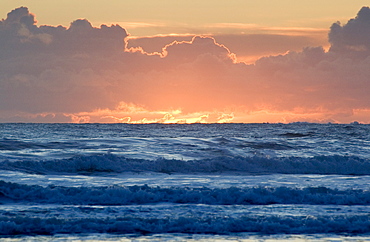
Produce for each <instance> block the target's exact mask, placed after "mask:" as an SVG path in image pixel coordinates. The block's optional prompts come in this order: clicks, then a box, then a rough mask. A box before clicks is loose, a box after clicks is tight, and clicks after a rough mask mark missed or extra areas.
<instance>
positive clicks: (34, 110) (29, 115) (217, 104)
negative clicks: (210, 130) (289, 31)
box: [0, 7, 370, 123]
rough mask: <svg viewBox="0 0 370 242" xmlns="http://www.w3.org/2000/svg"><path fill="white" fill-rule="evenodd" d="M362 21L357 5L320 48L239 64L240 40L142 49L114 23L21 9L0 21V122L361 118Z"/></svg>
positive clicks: (366, 71)
mask: <svg viewBox="0 0 370 242" xmlns="http://www.w3.org/2000/svg"><path fill="white" fill-rule="evenodd" d="M369 19H370V10H369V8H368V7H364V8H362V9H361V10H360V12H359V13H358V15H357V17H355V18H353V19H351V20H349V21H348V23H347V24H345V25H342V24H340V23H334V24H333V25H332V27H331V28H330V32H329V41H330V43H331V48H330V50H329V51H326V50H325V48H323V47H321V46H316V47H315V46H308V47H306V48H304V49H302V50H297V49H296V50H295V51H289V52H287V53H284V54H280V55H275V56H265V57H263V58H260V59H259V60H257V61H256V62H255V63H254V64H245V63H243V62H238V61H237V60H238V53H237V52H238V51H234V50H233V49H235V48H236V47H235V46H238V45H243V43H245V40H246V39H244V41H242V39H239V40H236V39H235V38H232V36H229V37H225V36H224V39H222V36H219V40H218V37H217V36H215V37H202V36H190V37H189V36H177V37H176V36H175V37H174V38H172V37H166V38H163V39H160V41H159V38H147V39H145V45H146V46H150V44H151V42H152V43H153V48H152V49H150V48H145V47H143V46H141V45H140V43H143V42H140V41H138V42H136V45H130V41H131V40H128V33H127V32H126V30H125V29H124V28H122V27H120V26H119V25H112V26H106V25H102V26H100V27H94V26H92V24H91V23H90V22H89V21H88V20H86V19H78V20H75V21H73V22H72V23H71V24H70V26H69V27H64V26H37V21H36V18H35V15H33V14H32V13H30V12H29V10H28V9H27V8H25V7H21V8H18V9H15V10H13V11H11V12H10V13H9V14H8V16H7V18H6V19H4V20H2V21H0V122H13V121H14V122H18V121H26V122H28V121H31V122H129V123H143V122H164V123H176V122H179V123H184V122H230V121H232V122H292V121H310V122H329V121H330V122H352V121H354V120H357V121H360V122H370V115H369V110H370V102H369V101H370V100H369V98H368V93H367V90H368V89H369V87H370V83H369V81H368V80H370V68H369V66H370V53H369V47H370V45H369V43H370V36H369V33H370V31H369V29H370V20H369ZM263 36H264V35H261V36H259V37H258V38H257V39H258V40H262V38H263ZM292 38H293V37H292ZM257 39H256V40H254V41H252V42H251V43H253V45H256V46H257V47H255V49H258V48H259V47H258V45H257V44H258V42H261V41H257ZM288 39H289V38H288ZM288 39H286V38H285V37H284V38H282V39H281V40H279V41H280V42H281V43H280V44H277V45H276V46H271V47H270V50H272V49H274V50H278V49H279V48H282V43H283V42H284V41H287V40H288ZM291 40H292V43H293V45H294V43H295V42H294V41H295V40H296V39H294V38H293V39H291ZM233 41H234V42H233ZM287 42H289V41H287ZM221 43H222V44H221ZM227 43H229V45H230V46H234V47H233V48H231V47H229V46H228V44H227ZM233 43H234V44H233ZM251 43H249V44H247V46H249V48H252V44H251ZM307 43H308V45H311V44H312V45H314V43H311V42H307ZM271 45H273V43H271ZM154 46H155V47H154ZM130 47H135V48H130ZM283 47H284V48H282V49H284V50H286V48H287V46H286V45H284V46H283ZM243 48H246V47H243ZM243 48H242V47H239V52H240V53H241V52H242V51H241V50H242V49H243ZM292 49H293V50H294V48H293V47H292ZM292 49H291V50H292ZM152 50H156V51H152ZM244 51H249V52H248V53H254V52H253V51H256V53H260V52H261V51H263V50H262V49H259V50H247V49H245V50H244ZM234 52H236V53H234Z"/></svg>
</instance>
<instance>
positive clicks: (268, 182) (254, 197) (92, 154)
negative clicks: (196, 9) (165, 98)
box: [0, 123, 370, 241]
mask: <svg viewBox="0 0 370 242" xmlns="http://www.w3.org/2000/svg"><path fill="white" fill-rule="evenodd" d="M369 184H370V125H363V124H358V123H353V124H310V123H292V124H178V125H174V124H173V125H172V124H171V125H164V124H145V125H144V124H143V125H137V124H134V125H132V124H0V239H2V240H4V241H32V240H41V241H68V240H80V241H269V240H281V241H283V240H294V241H342V240H344V241H365V240H369V241H370V234H369V233H370V216H369V214H370V185H369Z"/></svg>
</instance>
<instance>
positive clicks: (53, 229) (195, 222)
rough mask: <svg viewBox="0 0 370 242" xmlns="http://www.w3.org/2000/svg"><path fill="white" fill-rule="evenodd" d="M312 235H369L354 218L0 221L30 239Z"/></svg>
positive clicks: (363, 221) (4, 229)
mask: <svg viewBox="0 0 370 242" xmlns="http://www.w3.org/2000/svg"><path fill="white" fill-rule="evenodd" d="M240 232H258V233H262V234H278V233H279V234H298V233H300V234H303V233H305V234H314V233H337V234H338V233H346V234H365V233H369V232H370V219H369V216H367V215H358V216H356V215H355V216H350V215H349V216H347V215H340V216H293V217H290V216H255V215H245V216H241V217H238V218H232V217H219V216H205V217H201V216H198V215H194V216H192V217H180V218H179V217H167V218H145V217H144V218H143V217H130V216H126V217H115V218H70V217H69V218H43V219H40V218H32V217H22V216H15V217H11V218H9V217H0V234H2V235H30V234H33V235H34V234H42V235H47V234H50V235H52V234H58V233H69V234H70V233H119V234H154V233H192V234H193V233H202V234H206V233H209V234H229V233H240Z"/></svg>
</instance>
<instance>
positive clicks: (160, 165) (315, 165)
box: [0, 154, 370, 175]
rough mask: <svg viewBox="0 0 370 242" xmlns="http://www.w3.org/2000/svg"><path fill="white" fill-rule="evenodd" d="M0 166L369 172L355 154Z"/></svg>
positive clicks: (10, 164)
mask: <svg viewBox="0 0 370 242" xmlns="http://www.w3.org/2000/svg"><path fill="white" fill-rule="evenodd" d="M0 169H2V170H11V171H22V172H28V173H36V174H50V173H70V174H89V173H101V172H108V173H110V172H115V173H122V172H161V173H185V174H186V173H222V172H242V173H248V174H273V173H282V174H325V175H328V174H333V175H334V174H336V175H370V160H368V159H363V158H360V157H356V156H339V155H334V156H315V157H310V158H302V157H274V158H268V157H261V156H253V157H221V158H214V159H202V160H191V161H184V160H174V159H163V158H160V159H157V160H146V159H132V158H125V157H123V156H118V155H114V154H98V155H90V156H76V157H73V158H70V159H60V160H41V161H36V160H24V161H9V160H5V161H1V162H0Z"/></svg>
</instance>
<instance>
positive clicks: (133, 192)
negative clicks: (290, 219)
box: [0, 181, 370, 205]
mask: <svg viewBox="0 0 370 242" xmlns="http://www.w3.org/2000/svg"><path fill="white" fill-rule="evenodd" d="M0 195H1V199H0V201H2V202H3V203H8V202H31V203H42V204H46V203H47V204H70V205H132V204H153V203H179V204H185V203H186V204H209V205H268V204H311V205H312V204H318V205H370V191H366V190H360V189H347V190H338V189H331V188H327V187H306V188H289V187H253V188H237V187H229V188H207V187H203V188H191V187H158V186H156V187H151V186H148V185H143V186H137V185H135V186H117V185H115V186H106V187H63V186H54V185H51V186H47V187H42V186H38V185H21V184H17V183H8V182H4V181H0Z"/></svg>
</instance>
